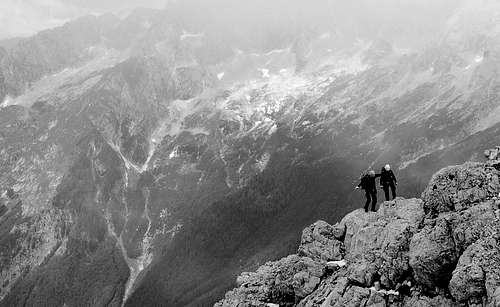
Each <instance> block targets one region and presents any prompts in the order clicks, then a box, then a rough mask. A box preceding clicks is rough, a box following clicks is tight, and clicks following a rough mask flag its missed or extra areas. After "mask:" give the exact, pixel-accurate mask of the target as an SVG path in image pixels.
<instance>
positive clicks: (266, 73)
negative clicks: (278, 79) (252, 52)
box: [259, 68, 271, 79]
mask: <svg viewBox="0 0 500 307" xmlns="http://www.w3.org/2000/svg"><path fill="white" fill-rule="evenodd" d="M259 71H260V72H261V73H262V78H266V79H268V78H270V77H271V76H270V75H269V69H267V68H261V69H259Z"/></svg>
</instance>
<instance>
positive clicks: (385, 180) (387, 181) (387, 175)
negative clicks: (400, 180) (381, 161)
mask: <svg viewBox="0 0 500 307" xmlns="http://www.w3.org/2000/svg"><path fill="white" fill-rule="evenodd" d="M396 182H397V180H396V176H394V173H393V172H392V170H388V171H386V170H385V168H383V169H382V172H381V173H380V185H381V186H383V187H386V186H390V185H391V184H395V183H396Z"/></svg>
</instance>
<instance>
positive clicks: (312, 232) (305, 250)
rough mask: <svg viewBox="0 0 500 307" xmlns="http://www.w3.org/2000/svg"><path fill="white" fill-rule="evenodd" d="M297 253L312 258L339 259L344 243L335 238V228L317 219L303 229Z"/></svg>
mask: <svg viewBox="0 0 500 307" xmlns="http://www.w3.org/2000/svg"><path fill="white" fill-rule="evenodd" d="M298 252H299V255H301V256H306V257H310V258H312V259H314V260H320V261H331V260H341V259H342V258H343V257H344V254H345V248H344V243H342V242H341V241H339V240H337V239H336V236H335V228H334V227H333V226H332V225H330V224H328V223H327V222H324V221H317V222H316V223H314V224H312V225H311V226H309V227H307V228H306V229H304V231H303V232H302V239H301V242H300V247H299V251H298Z"/></svg>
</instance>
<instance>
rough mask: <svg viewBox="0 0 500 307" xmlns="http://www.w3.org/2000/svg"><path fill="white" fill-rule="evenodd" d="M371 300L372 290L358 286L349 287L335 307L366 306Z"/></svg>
mask: <svg viewBox="0 0 500 307" xmlns="http://www.w3.org/2000/svg"><path fill="white" fill-rule="evenodd" d="M369 298H370V289H367V288H362V287H358V286H351V287H349V288H348V289H347V290H346V292H345V294H344V295H343V296H342V298H340V299H339V301H338V302H337V303H336V304H334V305H333V306H346V307H358V306H366V303H367V302H368V299H369Z"/></svg>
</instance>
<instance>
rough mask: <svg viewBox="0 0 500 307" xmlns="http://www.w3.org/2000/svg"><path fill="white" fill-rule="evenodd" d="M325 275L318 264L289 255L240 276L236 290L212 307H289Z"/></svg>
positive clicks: (304, 258) (314, 286)
mask: <svg viewBox="0 0 500 307" xmlns="http://www.w3.org/2000/svg"><path fill="white" fill-rule="evenodd" d="M324 272H325V265H324V263H322V262H317V261H314V260H313V259H311V258H309V257H299V256H297V255H291V256H288V257H286V258H283V259H281V260H279V261H276V262H268V263H266V264H265V265H263V266H261V267H260V268H259V269H258V270H257V272H255V273H243V274H241V275H240V276H239V277H238V279H237V284H238V286H239V288H237V289H235V290H233V291H230V292H228V293H227V294H226V298H225V300H224V301H222V302H219V303H218V304H216V305H215V306H219V307H222V306H240V305H239V304H240V303H243V302H245V305H244V306H265V305H266V304H267V303H274V304H279V305H280V306H292V305H294V304H296V303H297V302H299V301H300V300H301V299H303V298H304V297H306V296H307V295H309V294H310V293H311V292H313V291H314V289H315V288H316V287H317V286H318V284H319V283H320V281H321V277H323V275H324Z"/></svg>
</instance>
